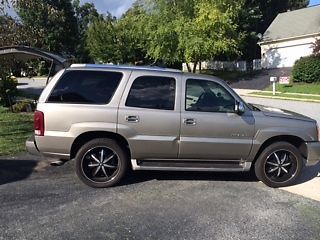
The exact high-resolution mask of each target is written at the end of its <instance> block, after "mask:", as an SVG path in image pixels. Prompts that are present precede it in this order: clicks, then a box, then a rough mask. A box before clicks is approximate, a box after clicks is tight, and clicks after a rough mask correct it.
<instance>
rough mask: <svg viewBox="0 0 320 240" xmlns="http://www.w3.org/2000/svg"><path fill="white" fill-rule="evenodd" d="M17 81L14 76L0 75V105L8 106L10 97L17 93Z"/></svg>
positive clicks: (10, 101)
mask: <svg viewBox="0 0 320 240" xmlns="http://www.w3.org/2000/svg"><path fill="white" fill-rule="evenodd" d="M17 85H18V81H17V79H16V78H15V77H14V76H5V75H2V77H0V105H3V106H10V105H11V104H12V98H13V97H14V96H15V95H16V94H17Z"/></svg>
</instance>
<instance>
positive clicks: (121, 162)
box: [76, 138, 128, 187]
mask: <svg viewBox="0 0 320 240" xmlns="http://www.w3.org/2000/svg"><path fill="white" fill-rule="evenodd" d="M127 167H128V157H127V154H126V152H125V151H124V150H123V149H122V147H121V146H119V145H118V144H117V142H115V141H113V140H111V139H103V138H101V139H94V140H92V141H90V142H88V143H86V144H85V145H83V146H82V147H81V148H80V150H79V152H78V153H77V155H76V173H77V175H78V177H79V178H80V180H81V181H82V182H84V183H85V184H87V185H89V186H91V187H111V186H113V185H115V184H116V183H118V182H119V181H120V180H121V178H122V177H123V175H124V174H125V171H126V170H127Z"/></svg>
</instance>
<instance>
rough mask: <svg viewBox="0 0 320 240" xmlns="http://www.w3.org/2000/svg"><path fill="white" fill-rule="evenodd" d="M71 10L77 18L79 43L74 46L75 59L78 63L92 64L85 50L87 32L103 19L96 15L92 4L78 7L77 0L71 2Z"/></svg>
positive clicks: (78, 2)
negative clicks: (94, 23) (72, 9)
mask: <svg viewBox="0 0 320 240" xmlns="http://www.w3.org/2000/svg"><path fill="white" fill-rule="evenodd" d="M73 8H74V11H75V15H76V18H77V25H78V33H79V42H78V45H77V46H76V58H77V61H78V62H92V59H91V58H90V56H89V51H88V49H87V48H86V42H87V31H88V28H89V26H90V25H91V24H93V22H94V21H96V20H98V19H101V20H102V19H103V17H102V16H101V15H100V14H99V13H98V11H97V9H96V8H95V6H94V4H93V3H84V4H83V5H80V1H79V0H74V1H73Z"/></svg>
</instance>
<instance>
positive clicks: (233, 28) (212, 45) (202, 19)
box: [147, 0, 243, 71]
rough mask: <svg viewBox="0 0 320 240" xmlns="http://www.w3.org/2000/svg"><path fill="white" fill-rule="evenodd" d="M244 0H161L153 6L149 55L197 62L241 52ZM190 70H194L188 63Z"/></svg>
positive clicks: (156, 57) (170, 60) (149, 22)
mask: <svg viewBox="0 0 320 240" xmlns="http://www.w3.org/2000/svg"><path fill="white" fill-rule="evenodd" d="M242 6H243V1H238V2H234V1H231V0H215V1H214V0H200V1H174V0H157V1H154V2H152V5H151V6H149V7H150V8H151V11H149V12H148V13H147V14H148V15H149V20H148V25H149V26H148V28H149V29H148V32H149V33H150V35H149V37H148V40H149V41H148V46H147V49H148V51H147V52H148V55H149V56H150V57H151V58H153V59H155V60H162V61H164V62H165V63H173V62H175V61H180V62H186V63H187V64H188V63H189V62H192V63H193V66H194V68H193V69H192V71H195V69H196V65H197V63H198V62H200V61H204V60H209V59H213V58H215V57H216V56H219V55H221V54H224V55H226V56H228V55H238V54H240V51H239V49H238V45H239V43H240V42H241V40H242V34H241V33H240V34H239V32H238V31H237V29H238V25H237V24H236V22H235V20H236V19H237V16H238V14H239V13H240V10H241V7H242ZM188 69H189V71H191V69H190V67H189V66H188Z"/></svg>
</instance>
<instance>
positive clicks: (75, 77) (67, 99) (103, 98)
mask: <svg viewBox="0 0 320 240" xmlns="http://www.w3.org/2000/svg"><path fill="white" fill-rule="evenodd" d="M121 79H122V73H119V72H106V71H67V72H66V73H65V74H64V75H63V76H62V78H61V79H60V80H59V81H58V83H57V84H56V86H55V87H54V89H53V91H52V92H51V95H50V97H49V98H48V101H47V102H51V103H73V104H77V103H78V104H107V103H109V102H110V100H111V98H112V96H113V94H114V92H115V91H116V89H117V87H118V85H119V83H120V81H121Z"/></svg>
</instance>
